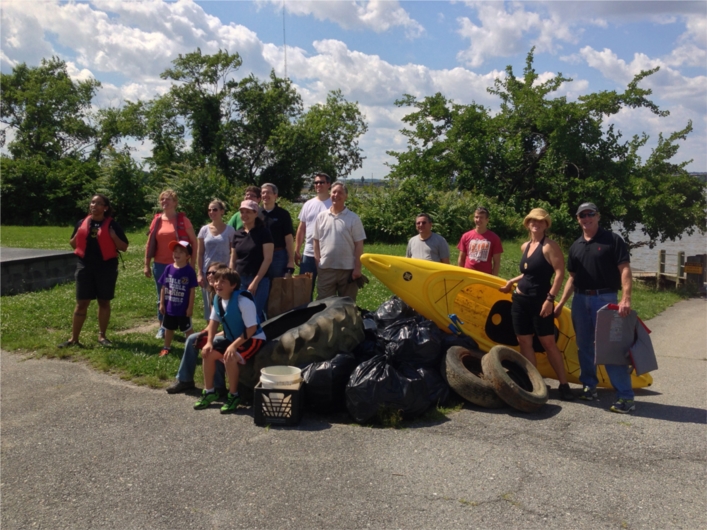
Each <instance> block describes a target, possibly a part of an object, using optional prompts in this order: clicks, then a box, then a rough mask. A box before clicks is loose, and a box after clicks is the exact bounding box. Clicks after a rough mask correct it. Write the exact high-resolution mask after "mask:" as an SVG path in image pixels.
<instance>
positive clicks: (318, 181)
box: [314, 180, 327, 186]
mask: <svg viewBox="0 0 707 530" xmlns="http://www.w3.org/2000/svg"><path fill="white" fill-rule="evenodd" d="M326 183H327V181H326V180H315V181H314V185H315V186H316V185H317V184H326Z"/></svg>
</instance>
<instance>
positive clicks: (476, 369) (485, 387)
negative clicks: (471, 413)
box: [440, 346, 506, 409]
mask: <svg viewBox="0 0 707 530" xmlns="http://www.w3.org/2000/svg"><path fill="white" fill-rule="evenodd" d="M483 356H484V354H483V353H482V352H480V351H478V350H468V349H466V348H463V347H461V346H452V347H451V348H449V349H448V350H447V355H445V357H444V359H442V366H441V368H440V371H441V372H442V376H443V377H444V378H445V380H446V381H447V384H448V385H449V386H450V387H452V390H454V391H455V392H456V393H457V394H459V395H460V396H461V397H463V398H464V399H466V400H467V401H469V402H471V403H473V404H474V405H478V406H480V407H486V408H489V409H497V408H501V407H505V406H506V403H505V401H503V400H502V399H501V398H499V397H498V396H497V395H496V391H495V390H494V388H493V385H491V382H490V381H489V380H488V379H487V378H486V377H485V376H484V374H483V371H482V368H481V359H482V357H483Z"/></svg>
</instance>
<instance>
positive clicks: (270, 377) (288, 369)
mask: <svg viewBox="0 0 707 530" xmlns="http://www.w3.org/2000/svg"><path fill="white" fill-rule="evenodd" d="M301 382H302V370H300V369H299V368H296V367H294V366H269V367H267V368H263V369H262V370H260V383H261V384H262V386H263V388H268V389H271V388H272V389H275V388H276V389H280V390H297V389H298V388H299V385H300V383H301Z"/></svg>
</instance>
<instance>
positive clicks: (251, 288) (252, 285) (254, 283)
mask: <svg viewBox="0 0 707 530" xmlns="http://www.w3.org/2000/svg"><path fill="white" fill-rule="evenodd" d="M258 283H260V281H259V280H253V281H252V282H250V285H249V286H248V292H249V293H250V294H252V295H253V296H255V293H256V291H257V290H258Z"/></svg>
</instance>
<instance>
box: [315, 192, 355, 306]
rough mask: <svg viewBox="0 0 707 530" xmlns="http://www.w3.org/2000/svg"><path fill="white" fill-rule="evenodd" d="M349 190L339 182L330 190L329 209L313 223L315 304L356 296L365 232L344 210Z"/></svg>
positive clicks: (351, 215) (348, 211)
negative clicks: (315, 273)
mask: <svg viewBox="0 0 707 530" xmlns="http://www.w3.org/2000/svg"><path fill="white" fill-rule="evenodd" d="M348 196H349V194H348V190H347V189H346V186H345V185H344V184H343V183H342V182H335V183H334V184H333V185H332V187H331V207H330V208H329V209H328V210H326V211H323V212H321V213H320V214H319V215H318V216H317V220H316V221H315V223H314V233H313V235H312V238H313V242H314V259H315V261H316V262H317V268H318V269H319V281H318V283H317V293H318V295H317V300H321V299H322V298H327V297H329V296H334V295H337V296H349V297H351V298H352V299H353V300H354V301H355V300H356V295H357V294H358V284H357V282H356V280H357V279H358V278H360V277H361V254H363V241H364V239H366V232H365V231H364V230H363V223H361V219H360V218H359V217H358V215H356V214H355V213H353V212H352V211H351V210H349V209H348V208H347V207H346V204H345V203H346V199H347V198H348Z"/></svg>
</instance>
